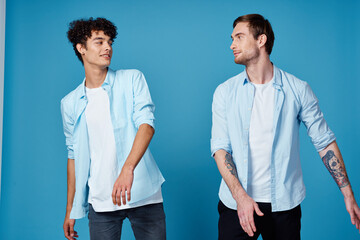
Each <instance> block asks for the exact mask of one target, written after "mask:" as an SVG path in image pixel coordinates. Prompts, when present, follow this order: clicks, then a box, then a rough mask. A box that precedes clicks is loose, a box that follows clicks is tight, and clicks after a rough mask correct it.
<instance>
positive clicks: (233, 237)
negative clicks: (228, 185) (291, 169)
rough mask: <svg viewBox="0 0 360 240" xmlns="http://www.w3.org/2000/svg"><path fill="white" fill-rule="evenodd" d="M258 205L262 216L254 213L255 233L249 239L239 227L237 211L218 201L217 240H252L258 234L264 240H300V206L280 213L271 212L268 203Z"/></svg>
mask: <svg viewBox="0 0 360 240" xmlns="http://www.w3.org/2000/svg"><path fill="white" fill-rule="evenodd" d="M258 205H259V208H260V210H261V212H262V213H264V216H262V217H260V216H258V215H257V214H256V213H255V212H254V221H255V227H256V232H255V233H254V236H253V237H249V235H247V233H246V232H245V231H244V230H243V229H242V227H241V225H240V221H239V217H238V215H237V211H236V210H233V209H230V208H228V207H226V206H225V205H224V204H223V203H222V202H221V201H219V205H218V211H219V215H220V218H219V240H245V239H246V240H248V239H251V240H252V239H257V238H258V237H259V235H260V234H261V236H262V238H263V239H264V240H300V228H301V221H300V219H301V208H300V205H298V206H297V207H295V208H293V209H291V210H288V211H282V212H271V204H270V203H258Z"/></svg>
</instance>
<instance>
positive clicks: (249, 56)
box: [230, 22, 260, 66]
mask: <svg viewBox="0 0 360 240" xmlns="http://www.w3.org/2000/svg"><path fill="white" fill-rule="evenodd" d="M231 38H232V40H233V42H232V44H231V46H230V49H231V50H232V51H233V53H234V57H235V59H234V61H235V63H237V64H242V65H245V66H247V65H249V64H250V63H251V62H256V61H257V59H258V58H259V56H260V45H259V40H256V39H254V36H253V35H252V33H251V32H250V29H249V27H248V23H247V22H240V23H238V24H237V25H236V26H235V28H234V30H233V32H232V34H231ZM259 39H260V37H259Z"/></svg>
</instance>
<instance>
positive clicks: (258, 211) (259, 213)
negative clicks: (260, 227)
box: [254, 203, 264, 216]
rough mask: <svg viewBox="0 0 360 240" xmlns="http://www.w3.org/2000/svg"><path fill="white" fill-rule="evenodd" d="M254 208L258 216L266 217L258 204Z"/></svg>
mask: <svg viewBox="0 0 360 240" xmlns="http://www.w3.org/2000/svg"><path fill="white" fill-rule="evenodd" d="M254 208H255V212H256V214H257V215H258V216H264V214H263V213H262V212H261V211H260V208H259V205H257V203H255V204H254Z"/></svg>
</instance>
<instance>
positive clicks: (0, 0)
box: [0, 0, 6, 199]
mask: <svg viewBox="0 0 360 240" xmlns="http://www.w3.org/2000/svg"><path fill="white" fill-rule="evenodd" d="M5 14H6V0H0V199H1V162H2V139H3V137H2V135H3V106H4V67H5V66H4V63H5Z"/></svg>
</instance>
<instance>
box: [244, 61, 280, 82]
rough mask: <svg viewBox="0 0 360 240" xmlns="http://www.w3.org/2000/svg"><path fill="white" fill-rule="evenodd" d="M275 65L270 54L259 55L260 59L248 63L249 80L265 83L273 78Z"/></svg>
mask: <svg viewBox="0 0 360 240" xmlns="http://www.w3.org/2000/svg"><path fill="white" fill-rule="evenodd" d="M273 69H274V67H273V65H272V63H271V62H270V58H269V56H268V55H266V56H264V57H259V59H258V61H256V62H252V63H251V64H248V65H246V73H247V75H248V77H249V80H250V81H251V82H252V83H255V84H265V83H268V82H270V81H271V79H272V78H273V74H274V73H273Z"/></svg>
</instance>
